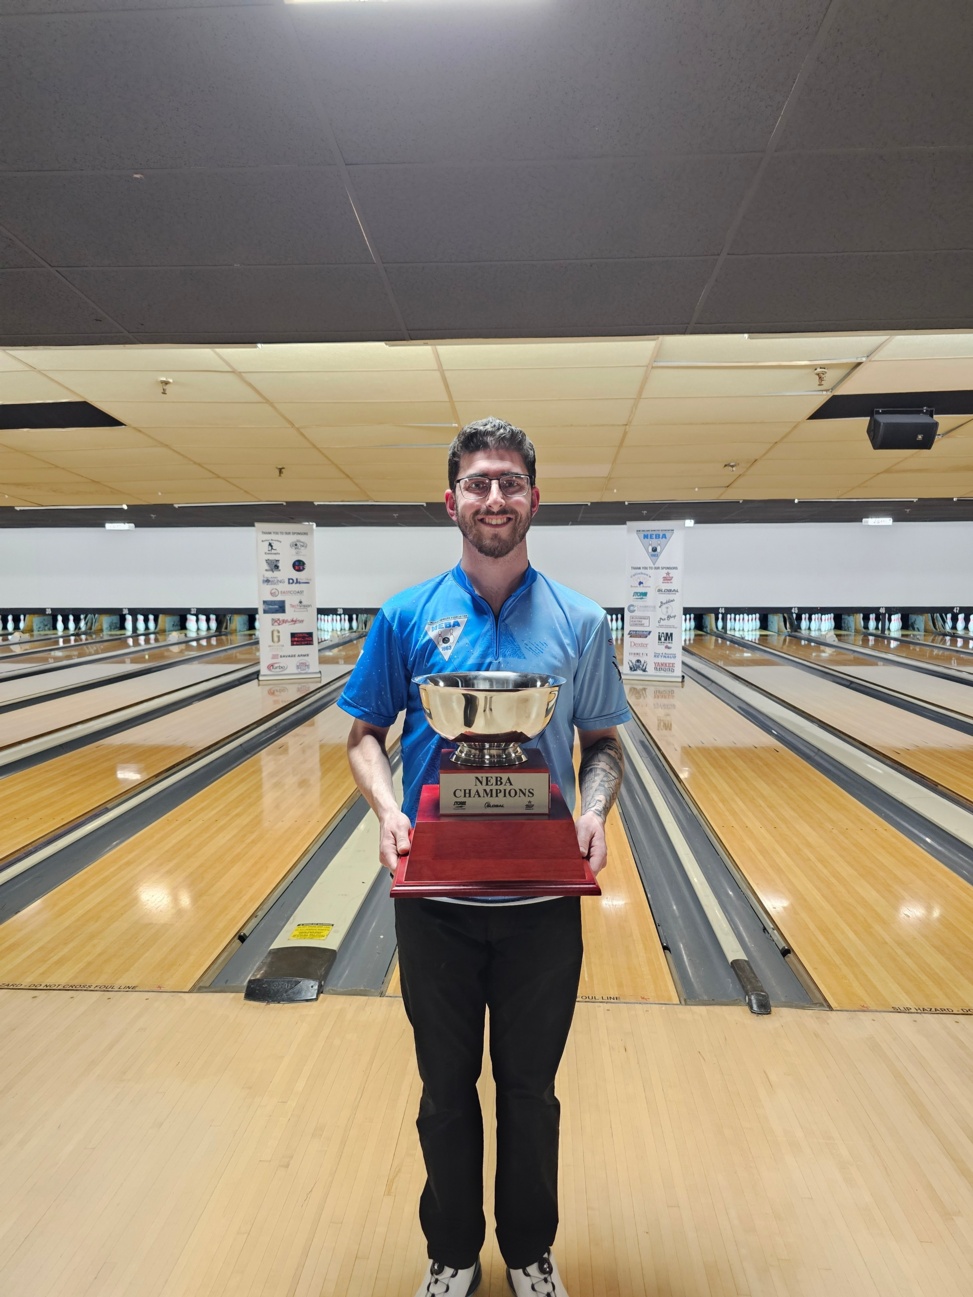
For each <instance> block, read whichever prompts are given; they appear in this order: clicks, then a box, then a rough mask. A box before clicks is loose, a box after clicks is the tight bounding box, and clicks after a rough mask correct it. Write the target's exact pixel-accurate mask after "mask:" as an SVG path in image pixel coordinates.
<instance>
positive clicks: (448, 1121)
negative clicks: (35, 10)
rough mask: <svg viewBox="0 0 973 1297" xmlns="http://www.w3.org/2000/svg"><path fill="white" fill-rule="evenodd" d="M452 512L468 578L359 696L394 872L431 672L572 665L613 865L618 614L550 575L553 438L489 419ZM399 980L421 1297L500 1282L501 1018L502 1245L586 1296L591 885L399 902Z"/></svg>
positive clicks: (413, 624) (455, 488)
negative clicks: (394, 759) (493, 1132)
mask: <svg viewBox="0 0 973 1297" xmlns="http://www.w3.org/2000/svg"><path fill="white" fill-rule="evenodd" d="M448 476H449V489H448V490H447V492H446V495H445V501H446V509H447V512H448V513H449V516H450V518H452V520H453V521H454V522H455V523H456V525H457V526H458V527H459V529H460V531H461V533H462V535H463V552H462V557H461V559H460V562H459V564H458V565H457V566H456V567H455V568H453V570H452V571H451V572H446V573H444V574H443V575H441V576H438V577H434V578H433V579H432V580H431V581H426V582H424V583H423V584H422V585H419V586H415V587H413V588H412V589H411V590H406V591H404V592H403V593H402V594H399V595H396V596H395V597H394V598H393V599H391V600H389V602H388V603H387V604H385V606H384V607H383V608H382V609H381V610H380V611H379V613H378V616H377V618H376V620H375V624H374V626H373V627H372V630H371V632H370V633H369V637H368V640H367V642H366V645H365V648H364V651H363V653H362V656H361V658H360V660H359V662H358V664H357V666H356V667H355V670H354V672H353V673H352V676H351V679H350V681H349V683H348V686H347V688H346V689H345V691H344V693H343V694H342V696H341V698H340V700H339V706H341V707H343V708H344V710H345V711H348V712H350V713H351V715H352V716H354V717H355V718H356V719H355V722H354V724H353V725H352V729H351V734H350V736H349V740H348V755H349V761H350V763H351V768H352V772H353V773H354V776H355V779H356V781H357V783H358V786H359V788H360V789H361V791H362V792H363V793H364V795H365V797H366V798H367V799H368V801H369V803H370V805H371V807H372V809H373V810H374V811H375V814H376V815H377V816H378V820H379V831H380V847H379V850H380V855H381V860H382V864H383V865H384V866H385V867H386V868H387V869H389V870H391V871H394V869H395V866H396V863H397V859H398V856H399V855H400V854H404V853H406V852H408V850H409V832H410V829H411V827H412V824H413V822H414V820H415V815H416V810H417V807H418V802H419V794H420V791H421V789H422V785H423V784H426V783H436V782H438V760H439V752H440V749H441V747H442V739H441V738H440V737H439V736H438V735H437V734H436V733H435V732H434V731H433V730H432V729H431V728H430V727H429V725H428V724H427V723H426V721H425V717H424V716H423V712H422V705H421V703H420V700H419V692H418V689H417V688H416V687H415V685H413V684H412V681H413V680H414V679H415V678H416V677H417V676H421V675H424V674H428V673H433V672H437V671H478V670H479V671H489V670H508V671H510V670H512V671H531V672H544V673H550V674H552V675H557V676H563V677H564V679H565V681H566V683H565V684H564V685H562V686H561V690H560V693H559V695H558V700H557V705H556V707H555V710H554V716H553V718H552V720H551V722H550V724H549V725H548V727H547V728H546V729H545V730H544V732H543V734H541V735H540V737H539V738H538V739H537V740H535V743H534V745H533V746H536V747H537V748H538V749H539V750H540V752H541V753H542V754H543V756H544V757H545V758H546V760H547V762H548V764H549V766H550V768H551V774H552V780H553V781H554V782H555V783H557V784H558V785H559V786H560V788H561V791H562V793H563V795H564V797H565V800H566V801H567V802H568V805H569V806H570V807H571V808H572V809H573V805H574V767H573V744H574V732H575V728H577V731H578V736H579V740H580V744H581V749H582V757H581V770H580V785H581V816H580V818H579V819H578V821H577V835H578V844H579V846H580V849H581V852H582V854H583V855H585V856H586V857H587V858H588V860H589V862H590V865H591V869H592V872H594V873H597V872H598V871H599V870H600V869H601V868H602V867H603V866H604V864H605V861H606V847H605V818H606V816H607V814H608V812H609V810H610V809H611V807H612V804H613V803H614V801H615V798H616V796H617V794H618V788H619V785H620V783H621V777H622V751H621V745H620V744H619V741H618V735H617V730H616V726H617V725H618V724H619V723H620V722H622V721H625V720H627V719H628V717H629V713H628V708H627V706H626V704H625V695H624V691H623V688H622V684H621V678H620V675H619V672H618V667H617V665H616V663H615V654H614V648H613V645H612V639H611V633H610V631H609V629H608V622H607V619H606V617H605V615H604V613H603V612H602V610H601V609H600V608H599V607H598V605H597V604H595V603H593V602H592V601H591V600H589V599H586V598H584V597H583V596H582V595H579V594H576V593H575V592H574V591H572V590H568V589H567V588H566V587H565V586H562V585H558V584H556V583H555V582H553V581H550V580H548V579H547V578H546V577H543V576H541V575H540V574H539V573H537V572H536V571H535V570H534V568H532V567H531V566H530V564H529V563H528V560H527V542H526V537H527V532H528V529H529V528H530V524H531V520H532V518H533V516H534V514H535V513H536V512H537V507H538V504H539V500H540V494H539V492H538V490H537V487H536V485H535V455H534V447H533V445H532V444H531V442H530V441H529V440H528V439H527V437H526V436H525V435H524V433H523V432H521V430H520V429H519V428H514V427H512V426H511V425H510V424H508V423H504V422H503V421H502V420H500V419H482V420H480V421H479V422H477V423H472V424H469V425H468V426H467V427H466V428H464V429H463V430H462V431H461V432H460V433H459V435H458V436H457V438H456V440H455V441H454V442H453V444H452V446H451V447H450V449H449V458H448ZM403 710H405V713H406V716H405V723H404V727H403V733H402V765H403V778H404V792H405V797H404V802H403V806H402V809H401V810H400V809H399V807H398V806H397V804H396V800H395V797H394V794H393V791H392V778H391V771H390V768H389V762H388V758H387V756H386V752H385V738H386V735H387V733H388V729H389V727H390V725H391V724H392V723H393V721H394V720H395V718H396V716H397V715H398V714H399V712H401V711H403ZM395 931H396V939H397V941H398V949H399V973H400V978H401V984H402V996H403V1000H404V1003H405V1009H406V1013H407V1014H408V1016H409V1021H410V1022H411V1024H412V1028H413V1033H414V1035H415V1044H416V1058H417V1062H418V1067H419V1074H420V1076H421V1078H422V1083H423V1090H422V1100H421V1102H420V1106H419V1119H418V1122H417V1127H418V1130H419V1141H420V1144H421V1146H422V1153H423V1158H424V1160H425V1165H426V1184H425V1188H424V1189H423V1192H422V1197H421V1199H420V1203H419V1219H420V1223H421V1225H422V1229H423V1232H424V1234H425V1236H426V1242H427V1251H428V1255H429V1268H428V1270H427V1272H426V1275H425V1278H424V1279H423V1282H422V1286H421V1287H420V1289H419V1292H418V1293H417V1294H416V1297H468V1295H469V1294H471V1293H473V1292H474V1291H475V1290H476V1288H477V1286H478V1284H479V1282H480V1262H479V1255H478V1254H479V1251H480V1248H481V1246H482V1244H483V1240H484V1236H485V1220H484V1215H483V1165H482V1164H483V1125H482V1118H481V1115H480V1106H479V1100H478V1096H477V1091H476V1081H477V1078H478V1076H479V1074H480V1069H481V1066H482V1060H483V1028H484V1015H485V1010H486V1008H489V1010H490V1058H491V1062H492V1065H493V1075H494V1078H495V1081H496V1087H497V1174H496V1184H495V1216H496V1225H497V1241H498V1243H499V1246H500V1251H501V1253H502V1255H503V1258H504V1261H505V1262H506V1264H507V1278H508V1282H509V1284H510V1287H511V1289H512V1290H513V1292H514V1293H515V1294H516V1297H540V1295H545V1297H567V1292H566V1289H565V1288H564V1285H563V1283H562V1282H561V1278H560V1275H559V1273H558V1269H557V1265H556V1263H555V1261H554V1258H553V1256H552V1255H551V1246H552V1244H553V1242H554V1235H555V1232H556V1230H557V1223H558V1204H557V1160H558V1126H559V1115H560V1107H559V1105H558V1101H557V1099H556V1098H555V1094H554V1077H555V1073H556V1072H557V1068H558V1064H559V1062H560V1059H561V1054H562V1052H563V1050H564V1045H565V1042H566V1040H567V1035H568V1031H569V1029H570V1025H571V1018H572V1015H573V1012H574V1004H575V1000H576V997H577V989H578V979H579V976H580V972H581V955H582V944H581V906H580V900H579V898H578V897H576V896H575V897H553V898H550V897H544V898H532V899H530V900H527V901H525V900H524V899H523V898H519V899H518V898H509V897H507V898H502V897H501V898H490V899H489V900H487V901H479V902H471V901H466V900H463V901H461V900H448V899H445V898H444V899H436V900H424V899H418V898H415V897H409V898H405V899H398V900H396V903H395Z"/></svg>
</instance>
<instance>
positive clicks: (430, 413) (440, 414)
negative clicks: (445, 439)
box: [278, 401, 455, 437]
mask: <svg viewBox="0 0 973 1297" xmlns="http://www.w3.org/2000/svg"><path fill="white" fill-rule="evenodd" d="M278 408H279V409H280V411H281V412H282V413H283V414H285V415H286V416H287V418H288V419H290V420H291V421H292V422H293V423H295V424H297V426H298V427H299V428H310V429H313V428H328V427H350V426H352V425H354V424H363V425H365V426H366V427H374V426H375V425H376V424H383V423H387V424H394V425H396V426H397V427H409V426H411V427H413V428H415V429H416V431H417V433H418V434H419V435H421V436H423V437H425V436H426V434H427V433H429V432H433V433H434V432H437V431H438V430H439V429H441V428H444V427H445V428H452V427H453V426H454V424H455V418H454V416H453V411H452V408H451V407H450V405H449V403H448V402H447V401H411V402H408V401H321V402H311V401H302V402H295V401H286V402H285V401H279V402H278ZM424 425H427V426H424Z"/></svg>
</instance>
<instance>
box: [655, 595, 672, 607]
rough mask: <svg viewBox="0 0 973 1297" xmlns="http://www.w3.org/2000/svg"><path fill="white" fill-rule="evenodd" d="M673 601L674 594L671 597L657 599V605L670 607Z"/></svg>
mask: <svg viewBox="0 0 973 1297" xmlns="http://www.w3.org/2000/svg"><path fill="white" fill-rule="evenodd" d="M675 602H676V600H675V596H673V597H672V598H669V599H660V600H659V607H660V608H670V607H671V606H672V605H673V604H674V603H675Z"/></svg>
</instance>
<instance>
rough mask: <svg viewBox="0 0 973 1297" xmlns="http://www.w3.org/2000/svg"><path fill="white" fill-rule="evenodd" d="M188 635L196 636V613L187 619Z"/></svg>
mask: <svg viewBox="0 0 973 1297" xmlns="http://www.w3.org/2000/svg"><path fill="white" fill-rule="evenodd" d="M186 634H187V635H195V634H196V614H195V613H194V612H191V613H190V614H189V615H188V617H187V618H186Z"/></svg>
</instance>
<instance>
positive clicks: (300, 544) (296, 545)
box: [291, 540, 307, 550]
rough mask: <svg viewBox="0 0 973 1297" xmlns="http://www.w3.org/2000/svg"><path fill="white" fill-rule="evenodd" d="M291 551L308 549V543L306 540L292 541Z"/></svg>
mask: <svg viewBox="0 0 973 1297" xmlns="http://www.w3.org/2000/svg"><path fill="white" fill-rule="evenodd" d="M291 549H296V550H301V549H307V541H306V540H292V541H291Z"/></svg>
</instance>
